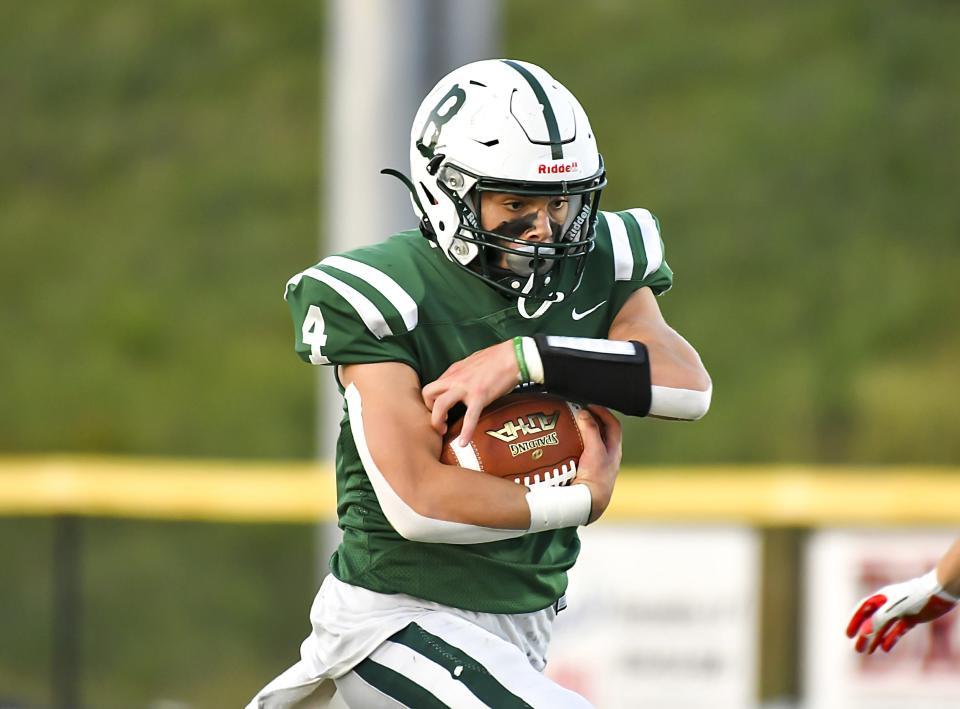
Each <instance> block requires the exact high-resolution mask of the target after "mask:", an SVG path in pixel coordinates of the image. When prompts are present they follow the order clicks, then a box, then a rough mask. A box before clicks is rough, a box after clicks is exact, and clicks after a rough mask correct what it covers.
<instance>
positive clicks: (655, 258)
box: [627, 209, 663, 278]
mask: <svg viewBox="0 0 960 709" xmlns="http://www.w3.org/2000/svg"><path fill="white" fill-rule="evenodd" d="M627 212H628V213H629V214H630V215H631V216H632V217H633V218H634V219H636V220H637V224H639V225H640V234H641V235H642V236H643V252H644V253H645V254H646V255H647V268H646V270H645V271H644V272H643V277H644V278H646V277H647V276H649V275H650V274H651V273H653V272H654V271H656V270H657V269H658V268H660V266H661V265H662V264H663V244H662V243H660V230H659V229H657V222H656V220H655V219H654V218H653V215H652V214H650V210H649V209H628V210H627Z"/></svg>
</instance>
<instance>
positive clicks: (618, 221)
mask: <svg viewBox="0 0 960 709" xmlns="http://www.w3.org/2000/svg"><path fill="white" fill-rule="evenodd" d="M603 216H604V217H606V219H607V228H608V229H609V230H610V241H611V242H613V278H614V280H616V281H629V280H630V279H631V278H632V277H633V251H632V250H631V248H630V237H629V236H627V227H626V225H625V224H624V223H623V217H621V216H620V215H619V214H615V213H614V212H604V213H603Z"/></svg>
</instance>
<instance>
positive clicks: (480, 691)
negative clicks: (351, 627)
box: [390, 623, 533, 709]
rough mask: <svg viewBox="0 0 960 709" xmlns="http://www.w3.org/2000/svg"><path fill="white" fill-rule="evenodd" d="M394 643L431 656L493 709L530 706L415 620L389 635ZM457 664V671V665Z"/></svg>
mask: <svg viewBox="0 0 960 709" xmlns="http://www.w3.org/2000/svg"><path fill="white" fill-rule="evenodd" d="M390 640H392V641H393V642H395V643H400V644H401V645H406V646H407V647H408V648H410V649H411V650H413V651H414V652H417V653H419V654H420V655H423V656H424V657H426V658H428V659H430V660H433V661H434V662H435V663H437V664H438V665H440V666H441V667H443V668H444V669H445V670H447V671H448V672H449V673H450V675H451V676H452V677H454V678H455V679H457V680H459V681H460V682H462V683H463V685H464V686H465V687H466V688H467V689H469V690H470V691H471V692H472V693H473V695H474V696H475V697H477V699H479V700H480V701H482V702H483V703H484V704H486V705H487V706H490V707H497V709H507V708H510V709H512V708H513V707H516V708H517V709H533V708H532V707H531V706H530V705H529V704H527V703H526V702H525V701H523V700H522V699H521V698H520V697H518V696H517V695H516V694H513V693H512V692H510V691H509V690H507V688H506V687H504V686H503V685H502V684H500V683H499V682H498V681H497V680H496V678H494V676H493V675H491V674H490V672H489V671H488V670H487V668H486V667H484V666H483V665H482V664H480V663H479V662H477V660H475V659H473V658H472V657H470V656H469V655H468V654H467V653H465V652H464V651H463V650H461V649H460V648H458V647H454V646H453V645H451V644H450V643H448V642H447V641H445V640H444V639H443V638H440V637H438V636H436V635H433V634H432V633H428V632H427V631H426V630H424V629H423V628H421V627H420V626H419V625H417V624H416V623H410V625H408V626H407V627H406V628H404V629H403V630H401V631H400V632H399V633H397V634H396V635H394V636H393V637H391V638H390ZM458 667H459V668H460V670H459V672H458V670H457V668H458Z"/></svg>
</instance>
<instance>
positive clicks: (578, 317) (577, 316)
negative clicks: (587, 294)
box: [570, 300, 607, 320]
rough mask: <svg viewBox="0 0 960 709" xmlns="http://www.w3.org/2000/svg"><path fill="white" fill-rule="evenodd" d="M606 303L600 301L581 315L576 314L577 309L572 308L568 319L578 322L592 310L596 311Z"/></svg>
mask: <svg viewBox="0 0 960 709" xmlns="http://www.w3.org/2000/svg"><path fill="white" fill-rule="evenodd" d="M606 302H607V301H605V300H601V301H600V302H599V303H597V304H596V305H594V306H593V307H592V308H590V309H589V310H584V311H583V312H582V313H578V312H577V309H576V308H574V309H573V310H572V311H571V312H570V317H571V318H573V319H574V320H580V319H582V318H585V317H587V316H588V315H589V314H590V313H592V312H593V311H594V310H596V309H597V308H599V307H600V306H601V305H603V304H604V303H606Z"/></svg>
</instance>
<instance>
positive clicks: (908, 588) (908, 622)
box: [847, 571, 957, 653]
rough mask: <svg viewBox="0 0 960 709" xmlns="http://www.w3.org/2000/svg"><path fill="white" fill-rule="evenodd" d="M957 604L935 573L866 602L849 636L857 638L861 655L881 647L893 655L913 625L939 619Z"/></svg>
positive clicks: (855, 616)
mask: <svg viewBox="0 0 960 709" xmlns="http://www.w3.org/2000/svg"><path fill="white" fill-rule="evenodd" d="M956 605H957V603H956V600H955V599H954V598H952V597H951V596H950V595H949V594H948V593H945V592H944V591H943V588H942V587H941V585H940V583H939V582H938V581H937V575H936V571H931V572H930V573H928V574H926V575H924V576H920V577H918V578H915V579H911V580H910V581H905V582H903V583H895V584H891V585H889V586H884V587H883V588H881V589H880V590H879V591H877V592H876V593H874V594H873V595H871V596H868V597H867V598H865V599H863V600H862V601H861V602H860V605H859V606H858V607H857V610H856V611H854V614H853V617H852V618H851V619H850V623H849V624H848V625H847V637H849V638H853V637H856V640H855V641H854V648H855V649H856V651H857V652H866V653H872V652H873V651H874V650H876V649H877V648H878V647H879V648H880V649H882V650H883V651H884V652H890V650H891V648H893V646H894V645H896V644H897V641H898V640H899V639H900V638H901V637H903V635H904V633H906V632H907V631H908V630H910V629H911V628H912V627H913V626H915V625H917V624H918V623H926V622H929V621H931V620H933V619H934V618H939V617H940V616H942V615H943V614H944V613H946V612H947V611H949V610H951V609H952V608H953V607H954V606H956Z"/></svg>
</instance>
